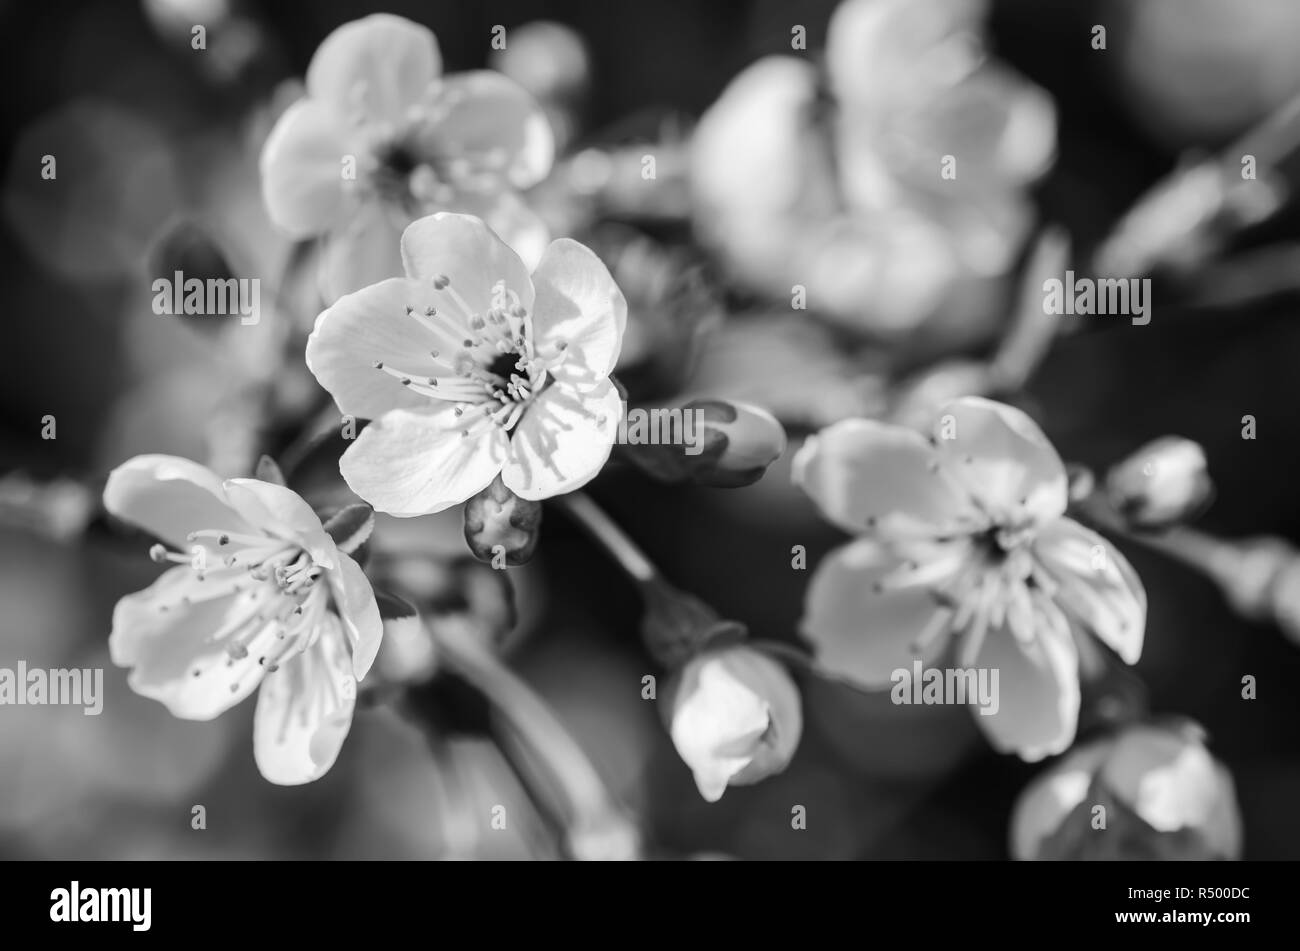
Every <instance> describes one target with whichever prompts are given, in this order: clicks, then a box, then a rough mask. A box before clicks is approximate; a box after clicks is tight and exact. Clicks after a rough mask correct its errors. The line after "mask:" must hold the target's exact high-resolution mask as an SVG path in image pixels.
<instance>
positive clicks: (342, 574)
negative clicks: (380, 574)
mask: <svg viewBox="0 0 1300 951" xmlns="http://www.w3.org/2000/svg"><path fill="white" fill-rule="evenodd" d="M338 559H339V564H338V569H337V570H335V571H331V572H329V573H328V574H327V576H326V577H327V578H328V579H329V585H330V591H331V592H332V593H333V595H334V605H335V607H336V608H337V609H338V615H339V620H340V621H341V622H342V624H343V632H344V633H345V634H346V635H347V638H348V644H349V646H350V647H351V649H352V673H353V675H354V676H355V677H356V678H357V680H361V679H362V678H363V677H365V676H366V674H367V673H368V672H369V671H370V667H371V665H372V664H374V662H375V656H376V655H377V654H378V653H379V645H380V642H381V641H382V640H383V636H384V622H383V619H382V618H381V617H380V616H379V605H378V604H377V603H376V601H375V592H374V589H373V588H371V587H370V580H369V579H368V578H367V577H366V573H365V572H364V571H362V570H361V566H360V565H358V564H357V563H356V561H355V560H354V559H353V558H352V557H351V556H350V555H346V554H344V553H343V552H339V553H338Z"/></svg>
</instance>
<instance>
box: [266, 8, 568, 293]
mask: <svg viewBox="0 0 1300 951" xmlns="http://www.w3.org/2000/svg"><path fill="white" fill-rule="evenodd" d="M441 69H442V57H441V54H440V53H439V50H438V44H437V40H436V39H435V37H434V35H433V33H432V32H430V31H429V30H428V29H426V28H425V27H423V26H420V25H419V24H416V23H412V22H411V21H409V20H405V19H403V18H401V17H397V16H392V15H389V14H373V15H371V16H367V17H363V18H362V19H360V20H355V21H352V22H350V23H345V24H344V25H343V26H341V27H339V28H338V29H337V30H335V31H334V32H333V33H331V34H330V35H329V36H328V37H326V38H325V40H324V42H322V43H321V45H320V47H319V48H318V49H317V50H316V54H315V56H313V57H312V61H311V64H310V66H309V67H308V69H307V95H306V97H305V98H303V99H301V100H300V101H299V102H297V103H295V104H294V105H292V106H290V107H289V109H288V110H287V111H286V112H285V113H284V115H283V116H281V118H280V120H279V122H278V123H277V124H276V127H275V129H274V130H273V131H272V132H271V135H270V136H269V137H268V138H267V140H266V145H265V147H264V149H263V152H262V161H261V167H262V193H263V198H264V200H265V203H266V207H267V210H268V211H269V213H270V215H271V218H272V220H273V221H274V222H275V223H276V224H277V225H279V226H280V227H281V228H284V229H285V230H286V231H288V232H290V233H292V234H294V235H296V236H299V237H304V238H305V237H312V236H316V235H328V241H327V244H326V248H325V254H324V259H323V261H322V279H323V283H324V285H325V286H324V290H325V293H326V295H327V297H328V299H329V300H330V301H334V300H336V299H338V297H340V296H341V295H343V294H345V293H348V292H350V291H354V290H357V289H359V288H361V287H365V286H366V285H368V284H372V283H374V282H376V281H379V280H382V279H384V278H386V277H396V276H398V275H400V274H401V273H402V272H401V261H400V260H399V259H398V257H397V239H398V237H399V236H400V235H401V233H402V229H404V228H405V227H406V225H407V224H409V223H410V222H411V221H412V220H414V219H415V218H418V217H420V216H421V215H425V214H428V213H430V212H433V211H438V210H441V209H450V210H453V211H463V212H468V213H472V214H476V215H479V216H480V217H482V218H484V219H485V220H486V221H488V222H489V223H490V224H491V225H492V227H493V228H494V229H495V230H496V231H497V232H498V233H499V234H501V235H503V236H504V237H505V238H506V240H507V241H509V242H510V244H511V245H512V246H513V247H515V249H516V250H517V251H518V252H519V253H520V254H521V255H523V256H524V257H525V258H526V259H527V260H529V261H530V262H531V263H536V261H537V259H538V258H539V257H540V255H541V252H542V250H543V249H544V248H545V247H546V242H547V240H548V238H549V233H548V230H547V228H546V226H545V224H544V223H543V222H542V221H541V219H540V218H539V217H538V216H536V215H535V214H534V213H533V212H532V211H531V210H530V209H529V208H528V207H527V206H526V205H525V204H524V202H523V201H522V200H521V199H520V198H519V196H518V194H517V192H518V190H520V189H525V188H528V187H530V186H532V185H534V184H536V183H537V182H539V181H541V180H542V179H543V178H545V177H546V175H547V173H548V172H549V171H550V168H551V163H552V161H553V159H554V151H555V147H554V141H553V137H552V134H551V129H550V126H549V125H548V124H547V120H546V117H545V114H544V113H543V111H542V110H541V108H540V107H539V106H538V105H537V104H536V103H535V102H534V101H533V100H532V98H531V97H530V96H529V95H528V94H527V93H526V92H524V91H523V90H522V89H521V88H519V87H518V86H517V85H516V84H515V83H514V82H512V81H511V80H509V79H507V78H506V77H504V76H502V75H500V74H499V73H494V72H490V71H486V70H480V71H473V72H467V73H460V74H456V75H451V76H446V77H443V76H440V73H441Z"/></svg>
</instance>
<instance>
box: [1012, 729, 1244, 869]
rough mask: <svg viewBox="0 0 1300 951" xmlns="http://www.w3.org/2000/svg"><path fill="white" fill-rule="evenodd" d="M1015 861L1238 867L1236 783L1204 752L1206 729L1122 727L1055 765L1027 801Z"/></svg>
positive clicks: (1019, 816)
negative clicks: (1191, 862) (1216, 862)
mask: <svg viewBox="0 0 1300 951" xmlns="http://www.w3.org/2000/svg"><path fill="white" fill-rule="evenodd" d="M1098 807H1101V808H1100V809H1099V808H1098ZM1011 853H1012V855H1013V856H1014V857H1015V858H1017V859H1021V860H1052V859H1057V860H1060V859H1067V860H1080V859H1084V860H1105V859H1145V860H1151V859H1162V860H1188V859H1237V858H1239V857H1240V854H1241V817H1240V815H1239V813H1238V810H1237V796H1236V792H1235V790H1234V788H1233V782H1232V776H1231V775H1230V774H1229V772H1228V770H1227V769H1226V768H1225V767H1224V766H1223V765H1222V764H1221V763H1219V762H1218V761H1216V760H1215V759H1214V757H1213V756H1211V755H1210V753H1209V751H1208V750H1207V749H1206V748H1205V742H1204V735H1203V734H1202V732H1201V730H1200V728H1199V727H1196V726H1194V725H1192V724H1186V723H1184V724H1178V725H1164V724H1138V725H1131V726H1126V727H1123V728H1121V729H1120V730H1119V731H1118V732H1117V733H1115V734H1114V735H1111V736H1107V737H1105V738H1104V739H1100V740H1097V741H1095V742H1092V743H1088V744H1085V745H1083V746H1081V747H1080V748H1079V749H1077V750H1074V751H1073V752H1071V753H1070V755H1069V756H1067V757H1065V758H1064V759H1062V760H1061V761H1060V762H1059V763H1054V764H1052V766H1050V767H1049V768H1048V769H1047V770H1046V771H1045V772H1044V773H1043V774H1042V775H1041V776H1039V777H1038V778H1037V779H1035V780H1034V781H1033V782H1032V783H1031V784H1030V785H1029V786H1028V787H1027V788H1026V789H1025V790H1024V792H1022V793H1021V794H1020V798H1019V800H1018V801H1017V802H1016V807H1015V811H1014V814H1013V816H1012V820H1011Z"/></svg>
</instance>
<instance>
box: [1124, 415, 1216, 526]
mask: <svg viewBox="0 0 1300 951" xmlns="http://www.w3.org/2000/svg"><path fill="white" fill-rule="evenodd" d="M1213 492H1214V484H1213V483H1212V482H1211V481H1210V476H1209V473H1208V471H1207V470H1206V464H1205V451H1204V450H1203V449H1201V447H1200V446H1199V445H1197V444H1196V443H1194V442H1192V441H1191V440H1190V439H1183V438H1181V437H1179V436H1165V437H1163V438H1161V439H1157V440H1155V441H1154V442H1151V443H1148V444H1147V445H1146V446H1143V447H1142V448H1141V449H1139V450H1138V451H1137V452H1135V453H1134V454H1133V455H1131V456H1129V457H1128V458H1127V459H1125V460H1124V461H1123V462H1120V463H1119V464H1117V465H1116V466H1114V467H1113V468H1112V469H1111V470H1110V472H1109V473H1108V474H1107V476H1106V495H1107V498H1108V499H1109V500H1110V504H1111V505H1112V506H1114V508H1115V510H1116V511H1118V512H1119V513H1120V514H1121V515H1122V516H1124V518H1125V519H1126V520H1127V521H1128V523H1129V524H1130V525H1131V526H1133V527H1134V528H1142V529H1161V528H1168V527H1169V526H1170V525H1174V524H1177V523H1179V522H1183V521H1186V520H1187V519H1189V518H1191V517H1193V516H1195V515H1196V514H1198V513H1199V512H1200V511H1201V510H1202V509H1203V508H1204V507H1205V506H1206V504H1207V503H1208V502H1209V500H1210V497H1211V495H1212V494H1213Z"/></svg>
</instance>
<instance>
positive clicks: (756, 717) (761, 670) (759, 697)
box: [667, 646, 803, 802]
mask: <svg viewBox="0 0 1300 951" xmlns="http://www.w3.org/2000/svg"><path fill="white" fill-rule="evenodd" d="M671 689H672V691H673V693H672V697H671V700H670V701H669V706H668V707H667V709H668V710H670V711H671V713H670V714H669V727H668V728H669V733H670V734H671V735H672V740H673V745H674V746H676V747H677V752H678V754H679V755H680V756H681V758H682V759H683V760H684V761H685V763H686V765H687V766H689V767H690V769H691V772H692V773H693V774H694V776H695V784H696V786H698V787H699V790H700V795H701V796H703V797H704V798H705V799H706V800H708V801H709V802H717V801H718V800H719V799H721V798H722V794H723V793H724V792H725V791H726V789H727V787H728V786H749V785H753V784H754V783H756V782H758V781H759V780H762V779H766V778H767V777H768V776H772V775H775V774H776V773H779V772H781V771H782V770H784V769H785V768H786V766H787V765H789V763H790V760H791V759H792V758H793V757H794V754H795V750H797V749H798V748H799V737H800V734H801V733H802V732H803V712H802V710H801V708H800V701H799V690H798V688H796V687H795V685H794V681H793V680H792V679H791V678H790V675H789V673H787V672H786V669H785V668H784V667H783V666H782V665H781V664H780V663H778V662H777V661H775V660H773V659H772V658H770V657H768V656H766V655H764V654H762V653H759V652H758V651H756V650H754V649H753V648H750V647H743V646H731V647H723V648H720V649H717V650H710V651H706V652H705V653H703V654H700V655H698V656H696V657H694V658H693V659H691V660H690V661H689V662H687V664H686V666H685V667H683V668H682V670H681V672H680V673H679V674H678V675H677V679H676V680H675V681H674V683H673V684H672V688H671Z"/></svg>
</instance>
